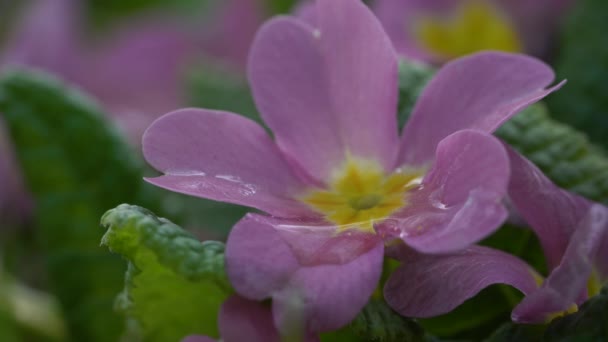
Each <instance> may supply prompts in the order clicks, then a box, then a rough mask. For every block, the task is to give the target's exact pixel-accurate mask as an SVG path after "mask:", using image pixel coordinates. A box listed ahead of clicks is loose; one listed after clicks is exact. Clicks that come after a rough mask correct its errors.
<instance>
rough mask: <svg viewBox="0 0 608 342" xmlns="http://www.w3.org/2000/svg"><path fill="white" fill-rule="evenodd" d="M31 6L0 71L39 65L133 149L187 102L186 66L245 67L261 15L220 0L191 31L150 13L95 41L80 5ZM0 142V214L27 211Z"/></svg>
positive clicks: (0, 55)
mask: <svg viewBox="0 0 608 342" xmlns="http://www.w3.org/2000/svg"><path fill="white" fill-rule="evenodd" d="M28 5H30V6H29V7H26V8H25V9H24V11H23V16H22V17H20V18H19V20H17V21H15V23H16V25H15V27H14V28H13V29H12V30H11V32H10V33H11V35H10V36H9V37H8V41H7V42H6V44H5V45H4V46H3V48H2V50H1V51H0V67H14V66H24V67H31V68H37V69H41V70H44V71H46V72H50V73H54V74H56V75H57V76H58V77H60V78H63V79H65V80H66V81H68V82H70V83H72V84H74V85H76V86H79V87H82V88H83V89H84V90H85V91H86V92H88V93H90V94H91V95H92V96H93V97H95V98H96V99H97V100H98V101H99V102H100V104H101V106H102V107H103V108H104V109H105V111H106V112H107V113H109V114H110V115H111V116H112V119H113V120H115V121H116V122H117V123H118V124H119V126H120V127H121V128H122V129H123V131H125V133H126V135H127V137H128V138H129V140H130V141H131V142H132V143H133V144H135V145H139V144H140V142H141V136H142V134H143V132H144V130H145V128H146V127H148V126H149V125H150V123H151V122H152V121H153V120H154V119H156V118H157V117H158V116H160V114H163V113H166V112H167V111H170V110H174V109H175V108H179V107H180V106H182V105H184V104H185V101H186V99H185V89H184V87H185V82H184V81H183V78H184V77H183V76H184V74H185V72H186V71H187V66H188V65H189V64H192V63H194V62H196V61H197V59H199V58H201V57H202V56H207V57H209V56H211V57H216V58H220V59H222V60H226V61H227V62H229V63H232V65H233V66H234V68H235V69H237V70H243V69H244V64H245V62H244V60H245V58H246V51H247V50H248V49H249V45H250V42H251V40H252V38H253V34H254V33H255V30H256V29H257V27H258V26H259V24H260V23H261V17H262V15H263V13H262V11H261V9H260V8H258V7H260V2H259V1H249V0H245V1H242V0H230V1H222V2H221V4H218V5H217V6H216V8H212V9H211V12H213V13H214V14H213V15H210V16H211V17H213V19H214V22H204V23H203V24H200V23H198V22H197V26H196V27H192V26H190V25H188V23H180V21H178V18H176V17H166V16H165V17H160V16H159V15H156V16H154V15H151V16H148V17H145V18H139V19H131V21H130V22H128V23H126V24H123V25H121V26H119V27H117V28H116V29H114V30H113V31H112V32H109V33H105V34H104V35H102V36H100V37H96V39H95V40H94V41H92V39H90V38H87V37H85V35H84V34H83V32H84V31H86V25H85V24H86V23H85V22H84V15H83V12H84V8H82V6H83V5H84V4H83V3H82V2H81V1H77V0H37V1H32V2H31V4H28ZM201 17H202V16H201ZM182 21H184V20H182ZM2 134H3V135H5V134H6V133H5V132H2ZM2 139H3V140H4V142H3V147H2V149H3V151H4V152H3V156H5V158H2V161H0V163H2V165H0V182H1V183H2V184H8V187H7V188H3V189H1V190H0V192H1V193H0V197H2V198H3V199H0V208H5V209H0V210H4V211H15V210H19V209H18V208H26V207H27V205H25V204H24V203H26V202H28V201H26V200H25V197H26V196H25V195H23V196H22V195H19V196H18V198H24V200H23V201H25V202H23V201H22V200H17V199H16V198H17V197H15V196H16V195H15V194H16V193H21V194H24V193H25V191H24V190H23V186H22V184H21V183H22V182H21V181H20V180H19V176H18V171H17V170H18V167H17V166H16V165H15V161H14V158H12V157H10V158H9V155H8V153H9V152H10V150H11V149H12V148H11V146H10V141H9V139H8V138H6V137H2ZM18 189H21V190H18ZM8 202H11V203H14V205H10V206H9V205H8ZM22 202H23V203H22ZM17 203H21V204H17ZM2 215H3V216H2V217H5V216H4V214H2Z"/></svg>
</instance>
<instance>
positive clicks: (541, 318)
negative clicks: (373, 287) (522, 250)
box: [384, 148, 608, 323]
mask: <svg viewBox="0 0 608 342" xmlns="http://www.w3.org/2000/svg"><path fill="white" fill-rule="evenodd" d="M508 150H509V151H508V153H509V157H510V161H511V180H510V184H509V196H510V198H511V201H512V202H513V204H514V206H515V208H516V209H517V211H518V213H519V214H520V215H521V217H522V218H523V219H524V220H525V221H526V222H527V223H528V224H529V225H530V226H531V227H532V229H533V230H534V232H535V233H536V235H537V236H538V237H539V239H540V242H541V245H542V247H543V250H544V252H545V256H546V259H547V263H548V266H549V272H550V273H549V276H548V277H547V278H546V279H545V278H543V277H542V276H541V275H539V274H538V273H537V272H536V271H534V270H533V269H532V268H531V267H530V266H528V265H527V264H526V263H525V262H523V261H522V260H520V259H518V258H516V257H514V256H511V255H509V254H506V253H504V252H501V251H497V250H493V249H491V248H487V247H480V246H474V247H471V248H468V249H467V250H465V251H462V252H458V253H453V254H449V255H442V256H428V255H422V254H420V253H416V252H414V251H412V250H409V249H407V248H403V247H395V248H394V249H393V250H392V251H390V252H389V254H391V255H392V256H393V257H395V258H396V259H398V260H401V261H403V264H402V265H401V266H400V267H399V268H398V269H397V270H396V271H395V273H394V274H393V276H392V277H391V279H390V280H389V281H388V282H387V284H386V286H385V288H384V293H385V298H386V300H387V301H388V303H389V304H391V306H392V307H393V308H394V309H395V310H396V311H397V312H399V313H401V314H402V315H405V316H410V317H431V316H436V315H440V314H443V313H446V312H448V311H450V310H452V309H454V308H455V307H456V306H458V305H460V304H462V303H463V302H464V301H465V300H467V299H469V298H471V297H473V296H474V295H475V294H477V293H478V292H479V291H480V290H481V289H483V288H485V287H487V286H489V285H492V284H496V283H506V284H510V285H512V286H514V287H516V288H518V289H519V290H521V291H522V292H523V293H524V294H525V295H526V297H525V298H524V299H523V301H522V302H521V303H519V304H518V305H517V306H516V307H515V309H514V310H513V313H512V319H513V320H514V321H516V322H520V323H543V322H546V321H548V320H551V319H552V318H554V317H556V316H558V315H561V314H563V313H565V312H572V311H574V310H576V309H577V305H580V304H581V303H583V302H584V301H585V300H586V299H587V298H589V297H590V296H592V295H595V294H597V293H599V290H600V288H601V286H602V285H603V284H606V283H607V282H608V254H607V253H608V252H607V251H608V208H606V207H604V206H602V205H600V204H593V203H591V202H590V201H588V200H586V199H584V198H582V197H579V196H577V195H574V194H571V193H569V192H567V191H565V190H562V189H560V188H558V187H557V186H555V185H554V184H553V183H552V182H551V181H550V180H549V179H547V177H546V176H545V175H544V174H543V173H542V172H541V171H540V170H539V169H538V168H537V167H536V166H534V165H533V164H532V163H531V162H529V161H528V160H526V159H524V158H523V157H521V156H520V155H519V154H517V153H516V152H514V151H513V150H511V149H510V148H508Z"/></svg>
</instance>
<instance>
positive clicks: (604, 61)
mask: <svg viewBox="0 0 608 342" xmlns="http://www.w3.org/2000/svg"><path fill="white" fill-rule="evenodd" d="M574 3H575V4H576V7H575V8H574V10H573V11H572V13H571V14H570V16H569V18H568V21H567V22H566V26H565V28H564V30H563V35H562V39H561V40H562V41H561V44H560V47H561V49H560V51H559V55H558V57H557V60H556V63H555V69H556V72H557V75H558V77H559V78H560V79H561V78H565V79H568V83H567V84H566V86H565V87H564V89H563V90H561V91H560V92H559V95H558V96H551V97H549V99H548V101H547V102H548V104H549V109H550V111H551V114H552V115H554V116H555V118H557V119H559V120H561V121H563V122H566V123H568V124H570V125H572V126H574V127H576V128H578V129H581V130H583V131H584V132H586V133H587V134H588V135H589V137H590V139H591V140H592V141H593V142H596V143H598V144H601V145H602V146H603V147H604V148H608V88H606V78H607V76H608V44H607V43H606V32H607V31H608V20H606V13H608V1H605V0H580V1H574Z"/></svg>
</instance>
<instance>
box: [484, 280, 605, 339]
mask: <svg viewBox="0 0 608 342" xmlns="http://www.w3.org/2000/svg"><path fill="white" fill-rule="evenodd" d="M607 340H608V286H606V287H604V288H603V289H602V292H601V293H600V294H599V295H597V296H595V297H592V298H590V299H589V300H587V302H585V303H584V304H583V305H581V307H580V308H579V310H578V311H577V312H575V313H573V314H570V315H566V316H563V317H559V318H556V319H554V320H553V321H552V322H551V323H550V324H548V325H523V324H513V323H507V324H505V325H503V326H502V327H500V329H498V330H497V331H496V332H495V333H494V334H493V335H492V336H491V337H490V338H488V339H487V340H486V341H487V342H528V341H530V342H533V341H534V342H535V341H552V342H593V341H607Z"/></svg>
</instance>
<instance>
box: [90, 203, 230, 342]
mask: <svg viewBox="0 0 608 342" xmlns="http://www.w3.org/2000/svg"><path fill="white" fill-rule="evenodd" d="M101 224H102V225H103V226H104V227H105V228H106V229H107V232H106V234H105V235H104V236H103V240H102V244H104V245H106V246H108V248H110V250H112V251H113V252H115V253H119V254H121V255H122V256H123V257H125V258H126V259H127V260H128V261H129V270H128V272H127V275H126V281H125V289H124V291H123V292H122V293H121V295H120V296H119V300H118V307H119V309H120V310H121V311H123V312H124V313H125V314H126V316H127V317H128V318H129V320H130V321H131V325H130V328H131V331H130V334H131V335H130V336H129V338H130V339H141V340H143V341H159V342H165V341H179V340H180V339H181V338H182V337H184V336H186V335H189V334H201V335H210V336H216V337H217V336H218V331H217V316H218V312H219V308H220V306H221V304H222V302H223V301H224V300H225V299H226V298H227V296H228V295H229V294H230V292H231V289H230V286H229V284H228V280H227V279H226V275H225V273H224V245H223V244H222V243H220V242H215V241H208V242H203V243H201V242H199V241H198V240H197V239H196V238H194V237H193V236H192V235H190V234H189V233H187V232H186V231H184V230H183V229H181V228H180V227H179V226H177V225H175V224H173V223H171V222H170V221H168V220H166V219H164V218H158V217H156V216H155V215H154V214H153V213H151V212H150V211H148V210H146V209H143V208H141V207H137V206H132V205H127V204H123V205H120V206H118V207H117V208H115V209H112V210H110V211H108V212H107V213H106V214H105V215H104V216H103V218H102V220H101Z"/></svg>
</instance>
